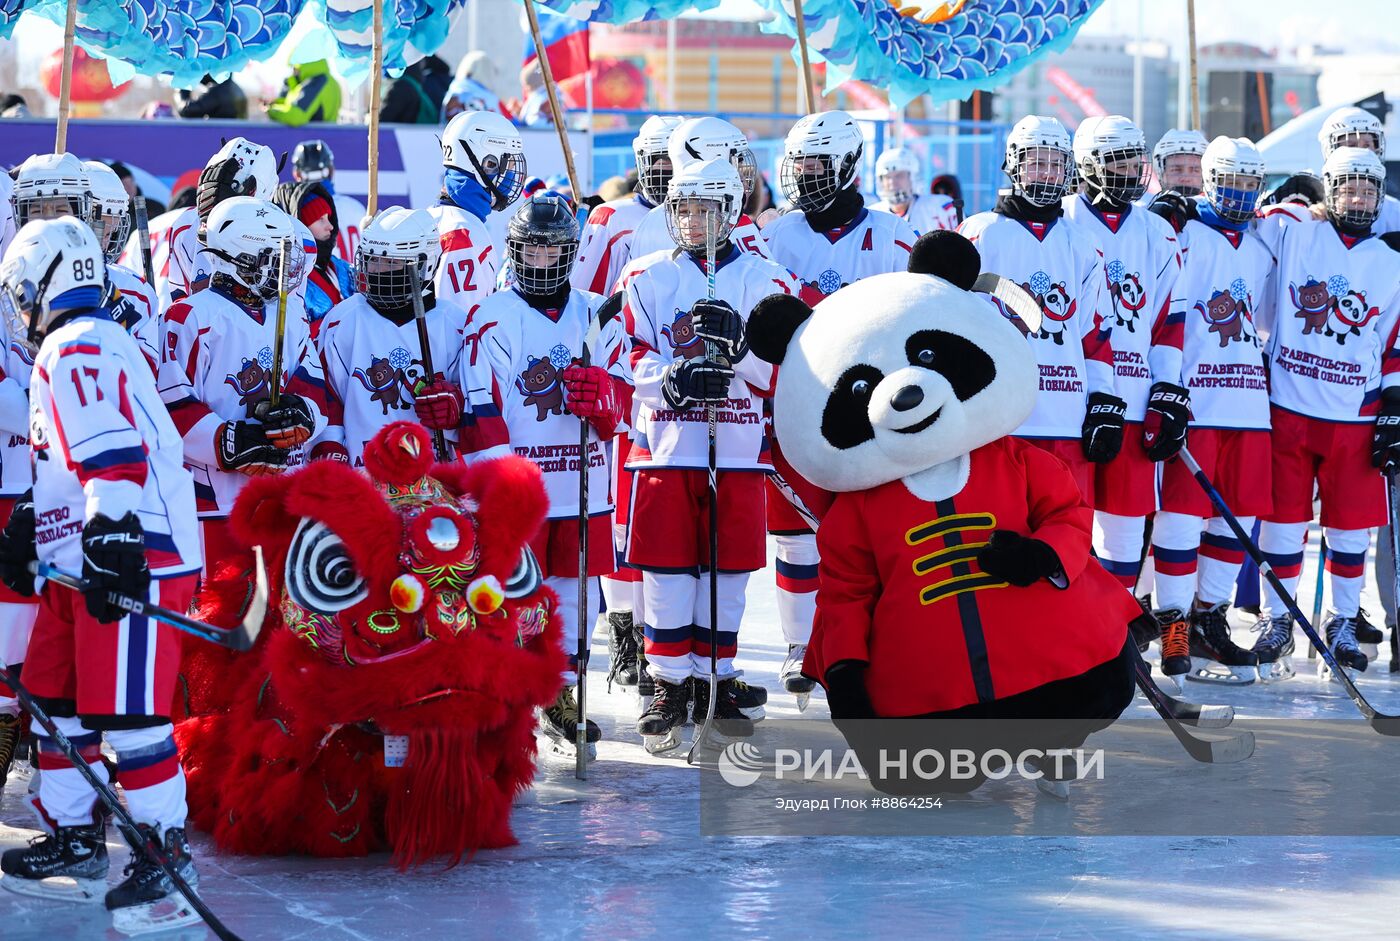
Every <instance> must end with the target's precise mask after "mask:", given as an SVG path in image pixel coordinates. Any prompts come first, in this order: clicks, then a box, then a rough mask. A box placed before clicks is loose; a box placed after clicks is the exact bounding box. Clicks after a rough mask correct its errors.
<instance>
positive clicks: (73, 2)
mask: <svg viewBox="0 0 1400 941" xmlns="http://www.w3.org/2000/svg"><path fill="white" fill-rule="evenodd" d="M77 24H78V0H68V17H67V19H65V20H64V22H63V71H62V73H61V74H60V78H59V85H58V134H57V135H56V136H55V137H54V142H53V152H54V153H56V154H61V153H63V152H64V151H65V150H67V149H68V107H69V100H70V98H71V97H72V93H73V36H74V34H75V33H76V32H77V30H78V25H77Z"/></svg>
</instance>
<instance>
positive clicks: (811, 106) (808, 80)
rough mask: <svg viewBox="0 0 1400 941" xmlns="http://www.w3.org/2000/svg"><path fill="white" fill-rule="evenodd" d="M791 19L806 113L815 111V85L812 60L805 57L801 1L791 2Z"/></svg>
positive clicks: (804, 32)
mask: <svg viewBox="0 0 1400 941" xmlns="http://www.w3.org/2000/svg"><path fill="white" fill-rule="evenodd" d="M792 5H793V18H794V19H795V20H796V21H797V48H798V50H799V51H800V52H801V53H802V91H803V94H804V96H805V98H806V99H807V113H808V114H811V113H812V112H814V111H816V110H817V96H816V84H815V83H814V82H813V81H812V60H811V59H810V58H808V56H807V21H806V19H805V18H804V17H803V16H802V0H792Z"/></svg>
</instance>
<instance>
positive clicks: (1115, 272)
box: [1105, 258, 1128, 284]
mask: <svg viewBox="0 0 1400 941" xmlns="http://www.w3.org/2000/svg"><path fill="white" fill-rule="evenodd" d="M1105 271H1107V272H1108V280H1109V281H1111V282H1112V283H1114V284H1117V283H1118V282H1119V281H1122V280H1123V275H1125V274H1127V273H1128V272H1127V269H1126V268H1124V267H1123V263H1122V262H1121V261H1119V260H1118V259H1116V258H1115V259H1114V260H1113V261H1110V262H1109V263H1108V267H1107V268H1106V269H1105Z"/></svg>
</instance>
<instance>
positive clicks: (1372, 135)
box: [1323, 124, 1385, 157]
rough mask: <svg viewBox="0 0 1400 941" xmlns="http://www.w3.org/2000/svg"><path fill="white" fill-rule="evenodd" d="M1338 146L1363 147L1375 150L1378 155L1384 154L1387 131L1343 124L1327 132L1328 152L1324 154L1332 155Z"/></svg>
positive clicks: (1326, 155) (1325, 155)
mask: <svg viewBox="0 0 1400 941" xmlns="http://www.w3.org/2000/svg"><path fill="white" fill-rule="evenodd" d="M1338 147H1361V148H1364V149H1365V150H1372V151H1375V152H1376V154H1377V155H1383V154H1384V153H1385V131H1378V130H1375V129H1369V130H1367V129H1363V128H1360V127H1356V126H1348V125H1346V124H1341V125H1339V126H1337V127H1334V128H1332V129H1331V130H1329V131H1328V132H1327V152H1326V153H1324V154H1323V156H1324V157H1329V156H1331V155H1332V151H1334V150H1336V149H1337V148H1338Z"/></svg>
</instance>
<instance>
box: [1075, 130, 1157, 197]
mask: <svg viewBox="0 0 1400 941" xmlns="http://www.w3.org/2000/svg"><path fill="white" fill-rule="evenodd" d="M1073 149H1074V165H1075V167H1076V168H1077V169H1078V170H1079V175H1080V177H1082V178H1083V180H1084V182H1085V183H1087V184H1088V185H1089V195H1090V197H1091V198H1093V197H1095V196H1096V195H1098V194H1100V193H1101V194H1103V196H1104V198H1105V199H1106V200H1107V201H1108V202H1110V203H1114V204H1118V205H1122V204H1124V203H1131V202H1133V201H1134V200H1136V199H1138V198H1140V197H1141V196H1142V194H1143V193H1145V192H1146V191H1147V138H1145V137H1144V136H1143V134H1142V130H1141V129H1140V128H1139V127H1138V126H1137V125H1136V124H1134V123H1133V122H1132V121H1130V120H1128V119H1127V118H1125V117H1123V116H1122V115H1121V114H1107V115H1102V116H1092V117H1088V118H1085V119H1084V120H1083V122H1081V123H1080V125H1079V127H1078V128H1077V129H1076V130H1075V132H1074V144H1073Z"/></svg>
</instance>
